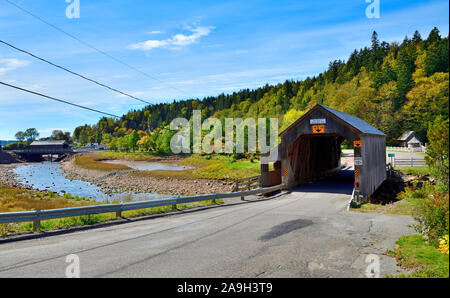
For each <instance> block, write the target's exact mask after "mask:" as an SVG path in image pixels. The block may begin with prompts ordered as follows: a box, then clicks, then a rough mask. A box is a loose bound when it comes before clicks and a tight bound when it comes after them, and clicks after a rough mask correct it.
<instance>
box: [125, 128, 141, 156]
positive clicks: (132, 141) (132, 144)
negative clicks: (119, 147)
mask: <svg viewBox="0 0 450 298" xmlns="http://www.w3.org/2000/svg"><path fill="white" fill-rule="evenodd" d="M139 139H140V137H139V134H138V133H137V132H136V131H135V130H133V131H132V132H131V134H129V135H128V136H127V143H128V148H130V150H131V151H133V152H134V151H136V150H137V148H138V146H137V142H138V141H139Z"/></svg>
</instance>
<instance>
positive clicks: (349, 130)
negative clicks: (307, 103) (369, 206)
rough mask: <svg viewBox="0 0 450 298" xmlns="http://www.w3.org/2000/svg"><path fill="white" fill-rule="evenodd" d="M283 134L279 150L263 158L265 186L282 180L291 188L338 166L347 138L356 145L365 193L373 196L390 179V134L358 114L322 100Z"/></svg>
mask: <svg viewBox="0 0 450 298" xmlns="http://www.w3.org/2000/svg"><path fill="white" fill-rule="evenodd" d="M280 138H281V143H280V144H279V145H278V147H276V149H274V150H273V151H275V152H273V151H272V152H271V154H267V155H266V156H263V157H262V158H261V181H262V184H263V186H269V185H273V182H274V181H280V182H281V183H282V184H284V186H285V188H287V189H289V188H292V187H294V186H297V185H300V184H303V183H307V182H311V181H314V180H316V179H318V178H320V177H322V176H323V175H324V174H326V173H327V172H330V171H333V170H336V169H338V168H339V167H340V166H341V165H340V160H341V143H342V142H343V141H344V140H347V141H348V142H349V144H351V145H353V146H354V155H355V186H356V187H357V188H358V189H359V190H360V192H361V193H362V194H363V195H366V196H370V195H371V194H372V193H373V192H374V191H375V190H376V189H377V188H378V186H380V184H381V183H383V181H384V180H386V135H385V134H384V133H382V132H381V131H379V130H378V129H376V128H375V127H373V126H372V125H370V124H369V123H367V122H366V121H364V120H362V119H360V118H357V117H355V116H352V115H349V114H346V113H343V112H340V111H338V110H335V109H331V108H329V107H326V106H324V105H320V104H319V105H316V106H315V107H313V108H312V109H311V110H309V111H308V112H307V113H306V114H305V115H303V116H302V117H301V118H300V119H298V120H297V121H295V122H294V123H293V124H292V125H291V126H289V127H288V128H287V129H285V130H284V131H283V132H281V133H280ZM269 162H274V165H275V166H274V168H275V170H274V171H269V167H268V163H269ZM275 176H277V177H275ZM278 177H279V178H278ZM277 178H278V179H277Z"/></svg>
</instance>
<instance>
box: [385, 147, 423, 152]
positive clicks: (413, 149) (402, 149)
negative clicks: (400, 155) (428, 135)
mask: <svg viewBox="0 0 450 298" xmlns="http://www.w3.org/2000/svg"><path fill="white" fill-rule="evenodd" d="M386 151H388V152H389V151H391V152H392V151H397V152H427V148H426V147H425V146H420V147H390V146H386Z"/></svg>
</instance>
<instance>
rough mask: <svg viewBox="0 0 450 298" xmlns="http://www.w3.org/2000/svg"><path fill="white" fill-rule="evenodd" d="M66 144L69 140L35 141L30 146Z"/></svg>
mask: <svg viewBox="0 0 450 298" xmlns="http://www.w3.org/2000/svg"><path fill="white" fill-rule="evenodd" d="M64 144H67V141H64V140H62V141H53V140H52V141H33V142H32V143H31V144H30V146H55V145H64Z"/></svg>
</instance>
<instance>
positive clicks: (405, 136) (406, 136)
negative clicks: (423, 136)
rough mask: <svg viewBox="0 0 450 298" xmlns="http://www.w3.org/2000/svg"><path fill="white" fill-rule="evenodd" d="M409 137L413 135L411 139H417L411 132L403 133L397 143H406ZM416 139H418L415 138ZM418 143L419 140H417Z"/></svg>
mask: <svg viewBox="0 0 450 298" xmlns="http://www.w3.org/2000/svg"><path fill="white" fill-rule="evenodd" d="M411 135H413V137H415V138H417V136H416V133H415V132H414V131H412V130H410V131H405V132H404V133H403V134H402V135H401V136H400V137H399V138H398V139H397V141H407V140H408V139H409V138H410V137H411ZM417 139H418V138H417ZM419 142H420V140H419Z"/></svg>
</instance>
